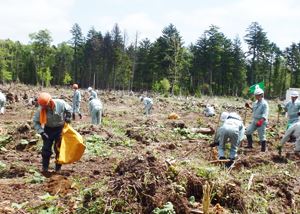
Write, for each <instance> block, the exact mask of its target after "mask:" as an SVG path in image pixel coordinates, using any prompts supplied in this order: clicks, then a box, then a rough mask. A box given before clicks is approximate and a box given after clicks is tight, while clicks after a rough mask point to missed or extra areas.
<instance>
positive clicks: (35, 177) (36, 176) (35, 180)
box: [28, 169, 45, 184]
mask: <svg viewBox="0 0 300 214" xmlns="http://www.w3.org/2000/svg"><path fill="white" fill-rule="evenodd" d="M29 172H31V173H33V174H32V176H31V177H30V178H29V179H28V182H29V183H32V184H40V183H43V182H44V180H45V177H44V176H42V175H41V174H40V173H39V172H38V171H36V170H33V169H30V170H29Z"/></svg>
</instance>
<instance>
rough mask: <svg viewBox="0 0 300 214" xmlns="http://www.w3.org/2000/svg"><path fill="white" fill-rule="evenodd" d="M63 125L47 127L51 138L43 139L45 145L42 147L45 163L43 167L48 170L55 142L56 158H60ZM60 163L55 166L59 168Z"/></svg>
mask: <svg viewBox="0 0 300 214" xmlns="http://www.w3.org/2000/svg"><path fill="white" fill-rule="evenodd" d="M62 129H63V127H62V126H59V127H54V128H51V127H47V126H46V127H45V128H44V132H45V133H46V134H47V135H48V136H49V139H47V140H44V141H43V147H42V159H43V160H42V164H43V169H44V170H48V168H49V163H50V157H51V155H52V146H53V143H54V152H55V158H56V159H57V158H58V155H59V151H58V149H59V147H60V143H61V132H62ZM60 167H61V165H60V164H56V166H55V168H56V169H58V168H60Z"/></svg>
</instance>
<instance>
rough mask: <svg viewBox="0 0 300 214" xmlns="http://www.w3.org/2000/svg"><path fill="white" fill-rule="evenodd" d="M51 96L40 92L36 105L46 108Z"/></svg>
mask: <svg viewBox="0 0 300 214" xmlns="http://www.w3.org/2000/svg"><path fill="white" fill-rule="evenodd" d="M51 99H52V98H51V95H50V94H49V93H47V92H42V93H40V95H39V97H38V104H39V105H40V106H47V105H48V104H49V102H50V100H51Z"/></svg>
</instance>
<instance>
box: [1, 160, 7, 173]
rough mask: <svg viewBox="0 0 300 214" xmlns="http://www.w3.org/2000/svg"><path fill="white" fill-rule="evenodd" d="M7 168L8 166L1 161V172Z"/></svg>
mask: <svg viewBox="0 0 300 214" xmlns="http://www.w3.org/2000/svg"><path fill="white" fill-rule="evenodd" d="M5 168H6V164H5V163H3V162H1V161H0V171H2V170H4V169H5Z"/></svg>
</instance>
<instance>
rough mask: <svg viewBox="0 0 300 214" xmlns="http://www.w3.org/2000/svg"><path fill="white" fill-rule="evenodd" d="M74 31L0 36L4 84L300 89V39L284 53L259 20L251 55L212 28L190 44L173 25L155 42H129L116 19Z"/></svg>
mask: <svg viewBox="0 0 300 214" xmlns="http://www.w3.org/2000/svg"><path fill="white" fill-rule="evenodd" d="M71 34H72V38H70V41H68V42H62V43H61V44H58V45H57V46H54V45H51V42H52V38H51V34H50V32H49V31H48V30H40V31H38V32H37V33H32V34H30V35H29V37H30V43H29V44H21V43H20V42H18V41H17V42H14V41H11V40H0V82H2V83H5V82H22V83H25V84H34V85H36V84H39V85H43V86H44V85H45V86H46V85H65V84H70V83H74V82H76V83H79V85H80V86H81V87H88V86H94V87H95V88H98V89H122V90H134V91H138V90H155V91H163V92H166V91H169V92H170V93H172V94H196V95H201V94H209V95H238V96H240V95H244V94H246V93H247V89H248V88H247V87H248V86H250V85H252V84H254V83H257V82H261V81H264V83H265V87H266V94H267V96H268V97H275V96H281V95H283V94H284V93H285V89H287V88H289V87H300V78H299V77H300V75H299V74H300V43H297V44H296V43H292V44H291V46H290V47H287V48H286V49H284V50H280V48H279V47H278V46H277V45H276V44H275V43H273V42H271V41H270V40H269V39H268V38H267V34H266V32H264V30H263V28H262V27H261V26H260V25H259V24H258V23H257V22H253V23H251V25H250V26H249V27H248V28H247V29H246V35H245V36H244V38H243V39H244V41H245V43H246V44H247V45H248V50H247V51H246V52H244V51H243V50H242V47H241V41H240V39H239V38H234V39H233V40H231V39H229V38H227V37H226V36H225V35H224V34H223V33H222V32H220V29H219V28H218V27H217V26H214V25H212V26H210V27H209V29H208V30H206V31H204V33H203V34H202V35H201V36H200V37H199V39H198V40H197V41H196V42H195V44H190V45H189V46H188V47H186V46H184V45H183V39H182V37H181V36H180V33H179V31H178V30H177V29H176V27H175V26H174V25H173V24H170V25H169V26H167V27H165V28H164V29H163V30H162V35H161V36H160V37H159V38H157V39H156V40H155V41H154V42H151V41H150V40H149V39H147V38H146V39H142V40H140V39H139V38H138V34H137V35H136V38H134V42H133V43H132V44H128V45H127V44H126V43H127V41H128V38H127V36H126V34H125V33H122V32H121V30H120V28H119V26H118V25H117V24H116V25H115V26H114V28H113V29H112V31H111V32H106V33H105V34H102V33H101V32H99V31H96V30H95V29H94V28H91V29H90V30H89V32H88V33H87V35H86V36H83V34H82V31H81V28H80V26H79V25H78V24H74V25H73V27H72V29H71Z"/></svg>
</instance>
